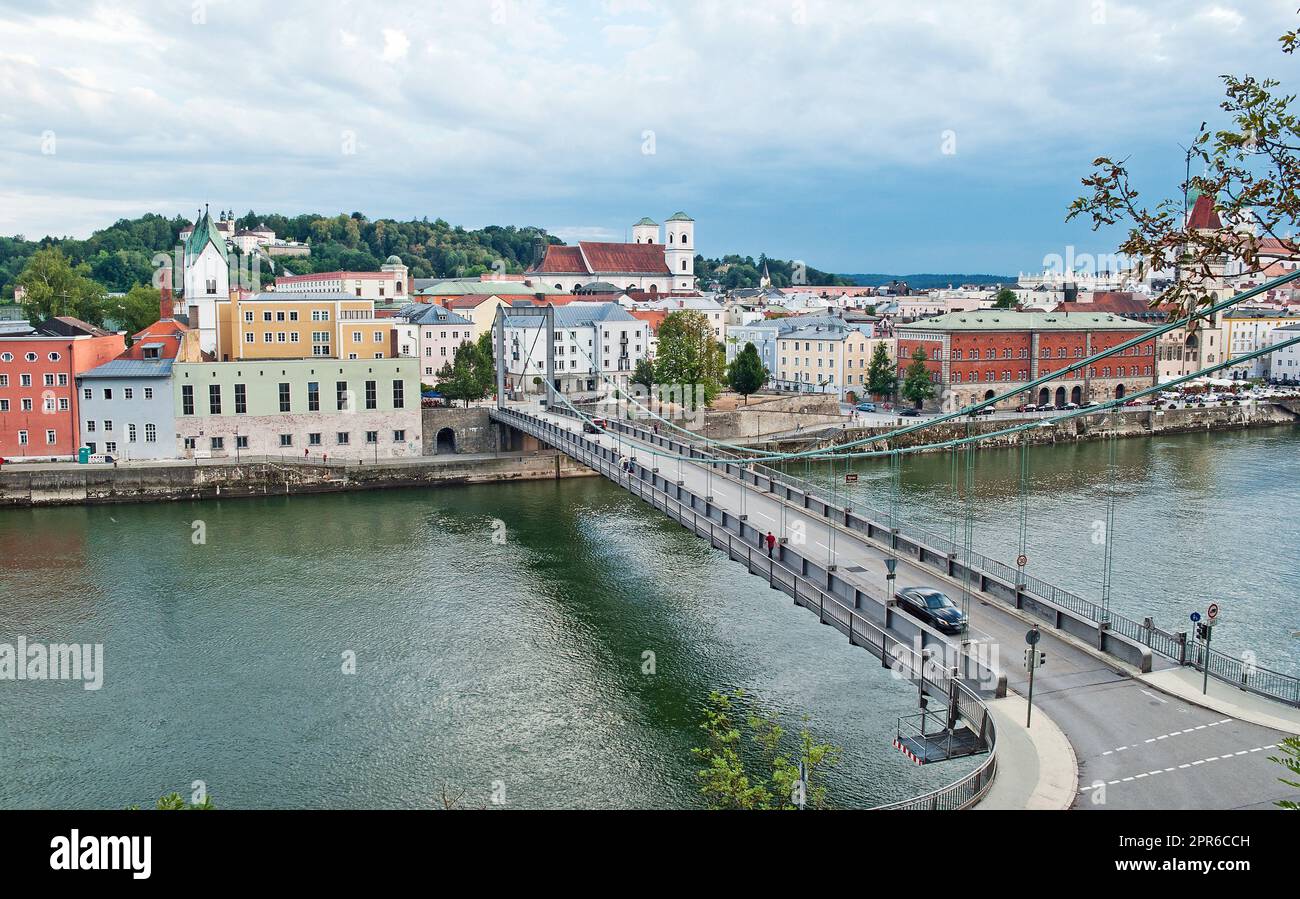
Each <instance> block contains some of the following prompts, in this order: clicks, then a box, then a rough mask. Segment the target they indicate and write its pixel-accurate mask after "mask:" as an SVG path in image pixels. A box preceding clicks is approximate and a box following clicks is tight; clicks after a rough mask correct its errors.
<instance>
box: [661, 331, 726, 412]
mask: <svg viewBox="0 0 1300 899" xmlns="http://www.w3.org/2000/svg"><path fill="white" fill-rule="evenodd" d="M720 350H721V352H720ZM725 358H726V351H725V349H722V348H721V345H720V344H718V343H717V342H716V341H714V339H713V328H712V326H711V325H710V324H709V320H708V319H707V318H705V317H704V314H703V313H700V312H694V311H691V310H680V311H678V312H673V313H671V314H670V315H668V316H666V317H665V318H664V320H663V322H662V323H661V324H660V325H659V351H658V356H657V357H656V360H655V380H656V382H658V383H659V384H661V385H662V384H673V385H682V386H684V387H690V388H692V389H694V390H696V391H697V392H698V393H702V394H703V397H704V404H705V405H708V404H709V403H711V402H713V398H714V397H715V396H717V395H718V390H719V389H720V388H721V384H722V376H723V368H724V360H725Z"/></svg>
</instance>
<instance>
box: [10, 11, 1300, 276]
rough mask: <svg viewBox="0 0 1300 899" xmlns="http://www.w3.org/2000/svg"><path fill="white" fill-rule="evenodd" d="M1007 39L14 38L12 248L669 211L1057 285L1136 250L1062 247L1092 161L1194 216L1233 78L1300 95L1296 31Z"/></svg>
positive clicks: (514, 17) (875, 260)
mask: <svg viewBox="0 0 1300 899" xmlns="http://www.w3.org/2000/svg"><path fill="white" fill-rule="evenodd" d="M309 10H310V11H311V14H308V11H309ZM1005 10H1006V11H1004V12H998V11H996V9H991V8H990V7H989V6H988V5H982V6H981V8H980V9H979V10H973V9H968V8H965V7H963V6H962V5H960V4H939V5H938V6H937V7H936V6H932V7H930V8H928V9H926V10H915V9H912V8H910V7H907V6H904V5H898V6H889V7H887V8H883V9H873V10H861V9H857V8H855V7H854V6H853V5H851V4H831V3H816V2H808V3H803V2H794V3H791V2H776V0H773V2H768V3H757V4H750V5H747V6H746V7H745V8H743V9H732V8H730V7H728V6H725V5H723V4H717V3H704V4H696V5H693V6H692V7H690V8H689V9H675V10H664V9H657V8H654V7H652V6H651V5H650V4H646V3H642V2H634V0H618V2H615V0H611V2H607V3H591V4H584V5H581V6H578V7H574V8H565V7H563V6H561V5H559V4H554V3H550V2H544V0H538V2H533V3H507V2H492V3H486V2H485V3H482V4H470V5H464V6H461V7H458V8H453V9H424V8H422V7H420V6H419V5H417V4H395V5H394V6H392V7H390V8H387V9H385V10H384V11H382V12H375V11H371V12H363V11H361V10H357V9H354V8H352V7H350V6H347V5H340V4H324V5H323V6H322V5H321V4H312V5H310V7H308V6H307V5H300V6H298V7H297V11H296V13H295V8H294V5H293V4H290V5H289V7H288V9H287V11H286V12H285V15H284V17H283V18H281V19H279V20H278V21H277V22H275V23H271V24H266V23H262V22H261V21H260V20H259V18H258V16H257V14H256V13H255V12H254V11H251V10H248V9H243V8H239V7H236V6H234V5H229V4H224V3H215V2H213V3H199V4H193V5H185V6H181V7H177V8H176V9H174V10H170V11H165V12H163V13H161V14H160V13H157V12H154V11H152V10H149V9H148V8H147V7H145V6H144V5H143V4H139V3H132V2H125V3H117V4H104V5H100V6H97V7H94V8H93V11H92V12H91V13H90V14H88V15H87V16H84V17H73V16H70V15H69V14H68V13H66V12H64V11H63V8H62V7H61V6H60V5H58V4H53V3H48V4H38V5H36V6H35V7H28V8H27V9H26V10H24V11H18V10H9V11H7V12H5V13H3V14H0V37H3V38H4V39H5V42H6V44H8V45H9V46H10V47H13V48H14V49H13V50H11V51H10V52H8V53H5V54H0V92H2V93H3V94H4V95H5V97H6V104H5V105H6V115H5V116H4V117H0V173H3V175H4V176H5V180H6V182H7V183H8V185H9V186H8V187H6V188H4V189H3V190H0V233H3V234H6V235H12V234H23V235H25V236H27V237H29V238H38V237H43V236H45V235H47V234H49V235H54V236H62V235H70V236H75V237H85V236H87V235H88V234H89V233H90V232H91V231H93V230H95V229H97V228H103V227H106V226H108V225H109V224H111V223H112V222H113V221H115V220H117V219H118V218H122V217H134V216H138V215H140V214H143V213H145V212H158V213H160V214H164V215H168V216H170V215H175V214H178V213H179V214H185V215H192V213H191V212H189V211H188V210H192V209H194V208H196V207H197V206H199V205H201V204H202V203H203V202H205V201H207V202H211V203H212V204H213V205H214V206H218V207H220V208H225V207H229V208H232V209H234V210H235V211H236V213H237V214H242V212H244V211H245V210H247V209H250V208H251V209H254V210H259V211H262V210H266V211H275V212H280V213H283V214H287V215H293V214H299V213H303V212H318V213H321V214H323V215H333V214H337V213H339V212H351V211H353V210H357V211H361V212H364V213H365V214H366V215H367V216H368V217H370V218H396V219H410V218H419V217H422V216H426V215H427V216H428V217H430V218H442V219H445V220H447V221H449V222H452V223H453V224H460V225H464V226H465V227H467V228H478V227H482V226H485V225H489V224H498V225H512V224H513V225H520V226H523V225H536V226H539V227H544V228H546V229H547V230H548V231H550V232H551V233H552V234H555V235H556V236H557V237H560V238H561V239H563V240H565V241H567V242H573V241H576V240H579V239H596V240H602V239H603V240H615V241H619V240H624V239H626V236H627V234H628V232H629V231H630V228H631V225H632V223H633V222H635V221H636V219H637V218H639V217H640V216H642V215H651V216H652V217H658V216H661V215H664V214H667V213H666V212H665V210H667V209H669V207H671V209H677V208H684V209H686V210H687V211H688V212H690V213H691V215H692V216H694V217H695V218H696V219H698V220H700V221H701V222H705V223H707V227H704V228H702V229H701V241H700V245H699V247H698V251H699V252H700V253H702V254H703V255H705V256H708V257H721V256H723V255H726V254H728V253H740V254H742V255H755V256H757V254H759V253H760V252H766V253H768V254H769V255H771V256H774V257H777V258H785V259H801V260H803V261H805V262H807V263H808V264H809V265H812V266H814V267H816V268H819V269H822V270H825V271H833V272H841V273H850V272H889V273H896V274H904V273H908V272H917V271H931V272H940V271H944V272H954V273H958V272H961V273H999V274H1014V273H1016V272H1019V271H1032V270H1035V269H1036V268H1038V267H1040V265H1041V261H1042V259H1043V258H1044V257H1045V256H1047V255H1050V254H1060V255H1064V254H1065V248H1066V247H1067V246H1074V247H1076V248H1077V251H1078V252H1080V253H1092V254H1099V253H1109V252H1112V251H1113V248H1114V246H1115V245H1116V243H1117V242H1118V238H1119V235H1118V233H1116V232H1102V233H1098V234H1093V233H1092V232H1091V231H1090V230H1089V228H1088V226H1087V225H1086V224H1085V223H1083V222H1074V223H1070V224H1066V223H1065V222H1064V217H1065V211H1066V207H1067V205H1068V203H1069V201H1070V200H1071V199H1072V198H1073V197H1074V196H1075V195H1077V194H1078V193H1079V192H1080V187H1079V183H1078V182H1079V178H1081V177H1082V176H1084V175H1086V174H1087V173H1088V172H1089V171H1090V167H1091V161H1092V159H1093V158H1095V157H1096V156H1098V155H1104V154H1110V155H1115V156H1129V157H1130V164H1131V166H1132V168H1133V170H1134V171H1135V173H1136V175H1137V177H1138V179H1139V187H1140V188H1141V189H1143V192H1144V196H1145V197H1147V198H1149V199H1151V200H1153V201H1154V200H1156V199H1159V198H1161V197H1164V196H1168V195H1169V194H1171V193H1173V192H1174V191H1176V189H1177V184H1178V182H1179V181H1180V180H1181V177H1182V151H1181V150H1180V149H1179V146H1178V144H1179V142H1180V141H1183V142H1185V141H1187V140H1189V139H1190V138H1191V136H1192V135H1193V134H1194V132H1195V129H1196V127H1197V125H1198V124H1199V123H1200V122H1201V121H1203V120H1205V119H1207V118H1210V119H1211V120H1212V117H1213V113H1214V112H1215V107H1216V104H1217V100H1218V97H1219V96H1220V94H1221V89H1220V87H1221V86H1220V83H1219V81H1218V76H1219V75H1220V74H1223V73H1227V72H1233V73H1243V72H1250V73H1251V74H1255V75H1258V76H1261V77H1262V76H1267V75H1271V74H1275V73H1276V72H1277V71H1279V70H1280V69H1281V67H1282V66H1283V65H1284V62H1285V60H1284V59H1280V54H1264V55H1261V54H1259V53H1258V52H1257V51H1258V48H1259V47H1260V46H1266V45H1267V44H1268V43H1270V42H1272V41H1273V39H1274V38H1275V36H1276V34H1277V33H1278V31H1279V30H1281V27H1282V26H1283V25H1284V24H1285V22H1286V20H1287V17H1288V16H1290V14H1291V13H1292V12H1293V10H1292V9H1291V8H1290V6H1289V5H1288V4H1286V3H1281V2H1278V3H1273V2H1258V3H1249V4H1246V3H1238V4H1212V3H1211V4H1200V5H1197V6H1196V7H1195V9H1194V10H1191V11H1188V10H1185V9H1184V8H1183V7H1181V6H1179V5H1177V4H1173V3H1156V4H1150V5H1148V7H1147V8H1146V9H1143V10H1137V9H1135V8H1132V7H1129V6H1125V5H1121V4H1116V3H1106V2H1100V0H1099V2H1091V3H1082V2H1080V3H1058V4H1051V5H1047V6H1046V7H1045V8H1042V9H1034V10H1031V11H1023V10H1021V11H1015V12H1014V13H1013V12H1011V7H1010V6H1009V5H1007V6H1006V7H1005ZM450 35H454V40H453V39H451V38H450V37H449V36H450ZM1099 42H1101V43H1104V45H1105V46H1107V47H1108V48H1109V50H1108V52H1107V53H1104V54H1099V53H1097V52H1096V51H1097V46H1098V43H1099ZM72 59H75V60H76V63H75V65H67V64H66V62H67V61H68V60H72ZM775 71H780V72H782V73H783V75H782V77H781V78H780V79H772V78H770V77H769V76H770V74H771V72H775ZM450 73H454V75H453V74H450ZM754 84H763V85H764V86H765V87H766V88H767V91H766V93H764V94H761V95H760V94H756V93H755V92H754V90H753V85H754ZM850 95H851V96H850ZM705 98H707V102H706V99H705ZM850 99H851V100H852V102H850ZM20 185H21V186H20ZM488 185H490V186H491V189H490V190H487V189H486V188H487V186H488ZM829 198H835V202H833V203H828V202H827V200H828V199H829Z"/></svg>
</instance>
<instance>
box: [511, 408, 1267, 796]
mask: <svg viewBox="0 0 1300 899" xmlns="http://www.w3.org/2000/svg"><path fill="white" fill-rule="evenodd" d="M520 411H523V410H520ZM529 412H530V414H533V415H535V416H536V417H538V418H541V419H544V420H546V421H547V422H549V423H551V424H554V425H558V426H559V427H562V428H564V429H566V430H568V431H570V432H573V433H577V434H579V435H581V436H582V437H584V438H586V439H589V440H593V441H595V442H597V443H599V444H600V445H602V446H605V447H609V448H612V449H615V450H618V451H619V452H620V453H621V454H622V455H625V456H628V457H629V458H635V459H636V460H637V462H638V464H641V465H646V466H649V467H657V468H658V469H659V473H660V474H661V476H664V477H667V478H670V479H677V480H681V481H682V482H683V485H684V486H685V487H686V488H687V489H689V490H691V491H692V492H694V493H696V494H697V495H700V496H712V497H713V504H714V505H715V506H717V507H719V508H721V509H724V510H726V512H728V513H729V514H731V515H737V516H739V515H745V516H747V521H748V523H749V524H750V525H751V526H752V527H754V528H756V529H758V530H761V531H764V532H769V531H770V532H771V533H773V534H774V535H776V536H777V537H778V538H784V539H789V538H790V537H791V536H792V535H793V534H796V533H798V531H799V530H802V532H803V535H804V537H803V539H804V540H805V541H806V546H805V547H804V548H803V549H802V550H801V551H804V552H806V553H807V554H808V555H809V557H810V558H814V559H816V558H817V557H818V554H819V553H821V554H824V555H823V556H821V559H824V560H828V561H830V562H832V563H833V564H835V565H836V566H837V572H836V573H837V574H838V575H839V576H841V577H843V578H844V579H845V580H847V581H849V582H850V583H852V584H854V585H855V586H858V587H860V588H861V589H862V590H863V591H864V592H865V593H868V594H870V595H873V596H881V595H882V594H883V593H884V591H885V590H886V584H887V581H886V572H887V568H886V558H887V556H888V553H887V550H885V549H884V548H883V547H879V546H876V545H875V544H874V543H871V542H868V541H867V540H866V539H865V538H864V537H863V535H861V534H859V533H857V532H854V531H849V530H847V529H845V528H842V527H839V526H836V525H834V524H832V523H831V522H829V521H827V520H826V519H824V518H822V517H820V516H818V515H814V514H810V513H809V512H807V511H805V510H804V509H802V508H800V507H799V506H797V505H795V504H793V503H789V502H785V501H782V500H780V499H779V498H778V497H776V496H774V495H772V494H769V493H767V492H765V491H762V490H758V489H756V488H754V487H753V486H752V485H747V484H742V483H741V482H740V481H739V480H737V479H735V478H733V477H730V476H728V475H726V474H723V473H722V472H721V471H720V470H718V466H710V465H701V464H698V463H695V462H692V461H690V460H687V459H684V458H681V457H656V456H654V455H652V453H651V451H652V450H657V451H658V452H665V450H663V449H662V448H656V447H652V446H651V445H650V444H648V443H646V442H644V441H641V440H638V439H634V438H630V437H629V436H627V435H623V434H619V435H614V434H584V433H582V424H581V423H580V422H579V421H577V420H575V419H573V418H570V417H567V416H563V415H556V414H554V413H549V412H548V413H543V414H540V415H538V414H537V412H536V411H535V410H529ZM896 578H897V580H896V582H895V583H896V587H897V588H901V587H905V586H931V587H936V588H938V589H941V590H943V591H944V592H946V593H947V594H948V595H949V596H951V597H952V598H953V600H954V601H955V602H958V603H959V604H960V599H961V594H962V584H961V583H960V581H957V580H951V579H948V578H946V577H945V576H944V575H942V574H940V573H938V572H936V571H934V570H933V569H929V568H922V567H921V566H920V565H918V564H916V563H915V562H914V561H911V560H909V558H908V557H907V556H904V555H900V556H899V557H898V560H897V568H896ZM976 586H977V585H974V584H973V585H972V588H971V591H972V592H971V603H970V609H969V622H970V623H969V628H970V631H969V634H968V639H970V640H972V641H975V642H977V643H982V644H987V646H986V647H982V648H984V649H987V650H988V651H991V652H994V653H996V655H994V656H991V658H995V659H996V660H997V663H998V665H999V666H1000V667H1001V669H1002V671H1003V672H1005V674H1006V675H1007V684H1008V688H1009V689H1011V690H1014V691H1015V692H1016V693H1018V694H1020V695H1022V696H1023V695H1025V694H1026V693H1027V692H1028V672H1027V671H1026V670H1025V669H1024V667H1023V664H1022V661H1023V654H1024V649H1025V633H1026V631H1027V630H1028V629H1029V627H1030V626H1033V625H1035V624H1037V625H1038V626H1040V629H1041V631H1042V640H1041V642H1040V643H1039V649H1040V650H1042V651H1044V652H1045V653H1046V656H1047V661H1046V664H1045V666H1044V667H1042V668H1040V669H1038V671H1037V672H1036V673H1035V683H1034V699H1033V701H1034V708H1035V709H1038V710H1041V711H1042V712H1044V713H1046V715H1048V716H1049V717H1050V718H1051V719H1052V720H1053V721H1054V722H1055V723H1056V725H1057V726H1058V727H1059V728H1060V729H1061V730H1062V731H1063V732H1064V734H1065V736H1066V738H1067V739H1068V740H1069V742H1070V743H1071V745H1072V746H1073V749H1074V753H1075V756H1076V759H1077V763H1078V769H1079V782H1078V792H1077V795H1076V798H1075V802H1074V808H1078V809H1106V808H1116V809H1152V808H1159V809H1207V808H1214V809H1247V808H1255V809H1266V808H1274V807H1275V806H1274V803H1275V802H1276V801H1277V800H1279V799H1282V798H1286V797H1287V796H1288V793H1289V792H1291V791H1290V790H1289V788H1288V787H1286V786H1285V785H1284V784H1282V783H1280V782H1279V780H1278V778H1279V776H1280V775H1281V774H1283V773H1285V772H1284V770H1283V769H1282V768H1281V766H1279V765H1278V764H1276V763H1274V762H1272V761H1270V760H1269V756H1271V755H1275V754H1277V752H1276V750H1277V748H1278V743H1279V742H1280V741H1281V740H1283V739H1284V738H1285V737H1287V736H1289V734H1286V733H1282V732H1280V731H1277V730H1274V729H1272V728H1269V727H1263V726H1260V725H1257V724H1253V723H1249V722H1246V721H1240V720H1236V719H1234V718H1232V717H1230V716H1227V715H1225V714H1221V713H1216V712H1214V711H1211V710H1209V709H1207V708H1204V707H1202V706H1199V705H1196V704H1194V703H1191V702H1188V701H1186V700H1184V699H1181V698H1179V697H1176V696H1174V695H1171V694H1168V693H1164V692H1162V691H1160V690H1158V689H1156V688H1154V687H1152V686H1151V685H1150V684H1147V683H1146V682H1144V681H1143V680H1141V679H1139V678H1138V677H1136V676H1135V675H1136V674H1137V672H1136V671H1134V670H1131V669H1127V668H1126V666H1125V665H1124V664H1123V663H1121V662H1119V661H1118V660H1115V659H1111V658H1109V657H1107V656H1102V655H1101V654H1100V653H1098V652H1096V651H1094V650H1092V649H1091V648H1089V647H1086V646H1085V645H1084V644H1082V643H1081V642H1079V641H1077V640H1075V639H1074V638H1072V637H1066V636H1062V635H1060V634H1059V633H1057V632H1055V631H1053V630H1052V629H1051V628H1049V627H1047V626H1046V625H1042V624H1041V622H1037V621H1036V620H1034V619H1031V618H1030V617H1029V616H1027V615H1024V614H1022V613H1020V612H1017V611H1016V610H1014V609H1012V608H1010V607H1008V606H1007V605H1006V604H1005V603H1003V602H1002V601H1000V600H997V599H995V598H993V597H991V596H989V595H987V594H984V593H981V592H979V591H978V590H977V589H975V588H976ZM1162 663H1163V664H1166V665H1168V664H1172V663H1169V662H1167V661H1164V660H1162V659H1161V658H1160V657H1159V656H1157V658H1156V664H1157V666H1159V665H1160V664H1162ZM1279 708H1281V707H1279ZM880 751H882V752H885V751H892V750H891V749H889V747H880ZM1007 774H1008V772H1005V771H1002V772H1000V774H999V776H1006V775H1007Z"/></svg>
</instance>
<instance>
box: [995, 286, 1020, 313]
mask: <svg viewBox="0 0 1300 899" xmlns="http://www.w3.org/2000/svg"><path fill="white" fill-rule="evenodd" d="M1015 307H1016V292H1015V291H1014V290H1012V289H1011V288H1010V287H1004V288H1002V289H1001V290H999V291H998V295H997V298H996V299H994V300H993V308H994V309H1014V308H1015Z"/></svg>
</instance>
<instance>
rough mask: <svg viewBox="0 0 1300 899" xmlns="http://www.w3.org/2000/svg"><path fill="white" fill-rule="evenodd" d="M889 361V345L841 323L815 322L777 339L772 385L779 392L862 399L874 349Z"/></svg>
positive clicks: (890, 354) (891, 350) (883, 339)
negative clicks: (882, 348) (880, 349)
mask: <svg viewBox="0 0 1300 899" xmlns="http://www.w3.org/2000/svg"><path fill="white" fill-rule="evenodd" d="M879 344H884V346H885V348H886V351H887V352H888V353H889V356H890V359H891V360H892V359H893V355H894V354H893V341H892V340H887V339H885V338H873V337H870V336H868V334H867V332H865V331H863V330H860V329H859V328H857V327H854V326H852V325H848V324H845V323H844V322H843V321H837V320H833V319H819V320H817V321H814V322H810V323H809V324H806V325H804V326H802V327H799V328H795V329H793V330H791V331H788V332H785V333H783V334H781V335H780V336H779V337H778V338H777V343H776V356H777V370H776V372H775V373H774V374H775V383H776V385H777V387H778V388H780V389H782V390H802V391H809V392H814V393H836V394H838V395H839V396H840V398H841V399H844V398H846V397H847V395H848V394H849V393H853V394H854V396H855V397H857V398H858V399H861V398H863V397H864V396H865V395H866V387H867V371H868V369H869V368H870V366H871V355H872V354H873V353H874V352H875V351H876V346H877V345H879Z"/></svg>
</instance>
